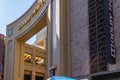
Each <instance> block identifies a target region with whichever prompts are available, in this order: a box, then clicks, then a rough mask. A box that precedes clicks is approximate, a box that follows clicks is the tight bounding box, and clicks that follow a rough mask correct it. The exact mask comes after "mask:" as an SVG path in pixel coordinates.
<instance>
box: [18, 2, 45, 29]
mask: <svg viewBox="0 0 120 80" xmlns="http://www.w3.org/2000/svg"><path fill="white" fill-rule="evenodd" d="M44 2H45V0H41V1H40V3H39V4H38V5H37V6H36V8H35V9H34V10H33V12H32V14H31V15H30V16H28V17H27V18H26V19H25V21H23V22H22V23H21V24H19V25H18V30H21V29H22V28H23V27H24V26H25V25H26V24H27V23H29V22H30V21H31V19H32V18H33V17H34V16H35V15H36V14H37V13H38V11H39V10H40V9H41V7H42V6H43V4H44Z"/></svg>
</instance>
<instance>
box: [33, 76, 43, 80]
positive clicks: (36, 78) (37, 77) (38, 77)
mask: <svg viewBox="0 0 120 80" xmlns="http://www.w3.org/2000/svg"><path fill="white" fill-rule="evenodd" d="M35 80H43V77H41V76H36V77H35Z"/></svg>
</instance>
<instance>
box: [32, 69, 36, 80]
mask: <svg viewBox="0 0 120 80" xmlns="http://www.w3.org/2000/svg"><path fill="white" fill-rule="evenodd" d="M32 80H35V72H34V71H32Z"/></svg>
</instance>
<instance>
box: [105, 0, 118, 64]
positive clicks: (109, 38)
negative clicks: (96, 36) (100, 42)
mask: <svg viewBox="0 0 120 80" xmlns="http://www.w3.org/2000/svg"><path fill="white" fill-rule="evenodd" d="M113 18H114V17H113V0H105V24H106V25H105V31H106V43H107V61H108V63H111V64H114V63H115V62H116V56H115V40H114V19H113Z"/></svg>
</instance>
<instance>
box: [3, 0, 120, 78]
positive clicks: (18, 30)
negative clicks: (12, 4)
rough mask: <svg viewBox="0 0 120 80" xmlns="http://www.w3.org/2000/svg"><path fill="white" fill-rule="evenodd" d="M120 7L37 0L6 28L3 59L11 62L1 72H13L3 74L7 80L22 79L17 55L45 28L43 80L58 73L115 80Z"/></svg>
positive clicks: (101, 1) (114, 0)
mask: <svg viewBox="0 0 120 80" xmlns="http://www.w3.org/2000/svg"><path fill="white" fill-rule="evenodd" d="M119 3H120V1H119V0H36V1H35V3H34V4H33V5H32V6H31V7H30V9H29V10H28V11H26V13H25V14H23V15H22V16H21V17H20V18H19V19H17V20H16V21H14V22H13V23H11V24H9V25H8V27H7V46H8V48H6V56H7V54H8V53H11V54H12V56H11V57H10V58H8V59H11V60H7V59H6V66H5V69H6V71H8V70H10V71H9V72H10V73H11V72H12V73H13V74H11V75H7V74H6V75H5V77H6V80H22V79H23V74H24V67H21V66H22V64H23V63H24V60H23V55H21V54H22V52H23V50H22V49H24V48H25V45H24V44H25V41H26V40H28V39H29V38H30V37H32V36H33V35H34V34H36V33H37V32H39V31H42V29H44V28H45V27H46V28H47V29H46V32H47V35H46V36H47V37H46V45H45V47H46V48H45V50H46V65H47V68H46V78H50V77H52V76H55V75H59V76H70V77H74V78H77V79H79V80H119V79H120V77H119V76H120V75H119V73H120V67H119V65H120V59H119V56H120V54H119V51H120V49H119V45H120V43H119V40H120V39H119V32H120V31H119V30H120V29H119V21H120V20H119V19H120V18H119V9H120V8H119V6H120V5H119ZM43 34H44V33H43ZM37 38H39V36H38V37H37ZM39 39H40V38H39ZM39 39H38V41H37V42H39ZM40 40H41V39H40ZM41 41H42V40H41ZM43 42H44V41H42V42H41V43H40V45H43ZM9 47H10V48H11V49H9ZM7 57H9V56H7ZM16 59H17V60H16ZM8 64H9V66H10V67H8ZM19 64H21V65H19ZM17 65H19V66H17ZM13 67H14V68H13ZM19 69H20V70H21V72H19V71H18V70H19ZM6 71H5V72H6Z"/></svg>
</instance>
